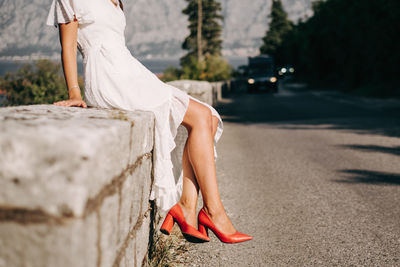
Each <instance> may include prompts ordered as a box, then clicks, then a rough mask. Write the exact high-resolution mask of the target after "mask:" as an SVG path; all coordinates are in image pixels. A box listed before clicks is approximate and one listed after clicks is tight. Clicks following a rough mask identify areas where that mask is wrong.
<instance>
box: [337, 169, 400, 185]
mask: <svg viewBox="0 0 400 267" xmlns="http://www.w3.org/2000/svg"><path fill="white" fill-rule="evenodd" d="M339 172H340V173H342V174H345V175H347V177H345V178H344V179H340V180H334V182H338V183H351V184H360V183H362V184H373V185H400V174H395V173H387V172H377V171H366V170H340V171H339Z"/></svg>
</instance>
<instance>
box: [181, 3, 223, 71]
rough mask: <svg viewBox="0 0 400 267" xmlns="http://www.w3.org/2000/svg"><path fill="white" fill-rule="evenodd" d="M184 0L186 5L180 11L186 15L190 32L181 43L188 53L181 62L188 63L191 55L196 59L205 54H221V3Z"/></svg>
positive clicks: (199, 59)
mask: <svg viewBox="0 0 400 267" xmlns="http://www.w3.org/2000/svg"><path fill="white" fill-rule="evenodd" d="M186 1H187V2H188V5H187V7H186V8H185V9H184V10H183V11H182V13H183V14H185V15H187V16H188V20H189V26H188V28H189V31H190V33H189V35H188V36H187V37H186V39H185V41H184V42H183V44H182V48H183V49H184V50H187V51H188V53H187V54H186V55H185V56H184V57H182V59H181V64H182V65H184V64H185V63H186V62H188V63H189V62H190V59H189V58H190V57H191V56H196V57H197V60H198V61H201V60H202V59H204V56H205V55H207V54H209V55H219V56H221V50H222V40H221V33H222V26H221V22H222V21H223V17H222V15H221V14H220V12H221V10H222V8H221V4H220V3H219V2H217V1H215V0H186Z"/></svg>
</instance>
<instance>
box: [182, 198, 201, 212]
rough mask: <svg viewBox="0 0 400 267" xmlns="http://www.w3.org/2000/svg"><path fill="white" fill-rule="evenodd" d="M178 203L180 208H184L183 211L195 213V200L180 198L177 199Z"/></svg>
mask: <svg viewBox="0 0 400 267" xmlns="http://www.w3.org/2000/svg"><path fill="white" fill-rule="evenodd" d="M178 203H179V205H180V206H181V208H183V209H185V211H187V212H190V213H196V206H197V203H196V202H193V201H187V200H184V199H181V200H179V202H178Z"/></svg>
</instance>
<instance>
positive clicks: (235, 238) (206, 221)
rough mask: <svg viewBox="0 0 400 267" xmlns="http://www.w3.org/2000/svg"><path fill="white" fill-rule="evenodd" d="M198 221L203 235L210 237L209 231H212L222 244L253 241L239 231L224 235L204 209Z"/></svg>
mask: <svg viewBox="0 0 400 267" xmlns="http://www.w3.org/2000/svg"><path fill="white" fill-rule="evenodd" d="M197 219H198V224H199V231H200V232H201V233H202V234H204V235H208V229H210V230H211V231H212V232H213V233H214V234H215V235H216V236H217V237H218V239H219V240H220V241H221V242H224V243H240V242H244V241H248V240H251V239H253V237H252V236H250V235H246V234H243V233H241V232H239V231H236V233H233V234H230V235H228V234H224V233H222V232H221V231H220V230H218V229H217V228H216V227H215V225H214V223H213V222H212V221H211V219H210V217H209V216H208V215H207V214H206V213H205V212H204V211H203V209H201V210H200V212H199V215H198V217H197Z"/></svg>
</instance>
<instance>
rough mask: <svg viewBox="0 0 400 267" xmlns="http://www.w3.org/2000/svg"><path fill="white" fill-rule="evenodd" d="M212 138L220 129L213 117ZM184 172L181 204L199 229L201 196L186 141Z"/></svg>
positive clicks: (186, 216) (190, 221) (189, 221)
mask: <svg viewBox="0 0 400 267" xmlns="http://www.w3.org/2000/svg"><path fill="white" fill-rule="evenodd" d="M212 120H213V122H212V132H211V134H212V136H215V134H216V132H217V127H218V118H217V117H215V116H213V117H212ZM182 170H183V178H182V179H183V190H182V196H181V199H180V200H179V203H180V204H181V207H182V210H183V215H184V216H185V219H186V221H187V222H188V223H189V224H190V225H193V226H196V227H197V214H196V207H197V199H198V196H199V184H198V183H197V180H196V175H195V173H194V170H193V167H192V164H191V163H190V160H189V154H188V142H187V141H186V144H185V147H184V149H183V157H182Z"/></svg>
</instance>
